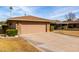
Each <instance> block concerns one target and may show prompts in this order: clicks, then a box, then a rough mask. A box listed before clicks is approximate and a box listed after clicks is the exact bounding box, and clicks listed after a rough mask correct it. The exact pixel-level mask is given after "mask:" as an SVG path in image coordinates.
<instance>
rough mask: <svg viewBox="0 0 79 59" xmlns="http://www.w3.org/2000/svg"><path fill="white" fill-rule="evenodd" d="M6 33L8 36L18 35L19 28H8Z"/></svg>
mask: <svg viewBox="0 0 79 59" xmlns="http://www.w3.org/2000/svg"><path fill="white" fill-rule="evenodd" d="M6 34H7V35H8V36H15V35H17V30H16V29H7V30H6Z"/></svg>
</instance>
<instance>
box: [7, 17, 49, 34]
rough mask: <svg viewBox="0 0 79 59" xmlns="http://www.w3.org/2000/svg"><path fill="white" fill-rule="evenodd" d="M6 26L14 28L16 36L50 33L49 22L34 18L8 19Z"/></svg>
mask: <svg viewBox="0 0 79 59" xmlns="http://www.w3.org/2000/svg"><path fill="white" fill-rule="evenodd" d="M7 24H8V26H9V27H10V28H16V29H17V30H18V34H28V33H39V32H50V21H49V20H48V19H43V18H39V17H35V16H20V17H13V18H9V19H8V20H7Z"/></svg>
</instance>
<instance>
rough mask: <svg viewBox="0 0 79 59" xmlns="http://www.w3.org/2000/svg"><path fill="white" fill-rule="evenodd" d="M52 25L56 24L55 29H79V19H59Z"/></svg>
mask: <svg viewBox="0 0 79 59" xmlns="http://www.w3.org/2000/svg"><path fill="white" fill-rule="evenodd" d="M50 26H54V27H55V28H54V29H57V30H59V29H60V30H61V29H64V27H65V29H68V30H79V20H78V19H77V20H75V21H72V20H71V21H58V22H52V23H51V24H50Z"/></svg>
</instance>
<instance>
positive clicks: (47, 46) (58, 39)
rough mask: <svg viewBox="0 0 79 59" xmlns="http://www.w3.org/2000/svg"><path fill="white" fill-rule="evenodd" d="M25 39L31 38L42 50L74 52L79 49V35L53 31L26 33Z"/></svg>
mask: <svg viewBox="0 0 79 59" xmlns="http://www.w3.org/2000/svg"><path fill="white" fill-rule="evenodd" d="M21 36H22V37H23V38H24V39H26V40H29V41H30V42H31V43H33V44H34V45H35V46H36V47H37V48H40V49H41V51H47V52H49V51H55V52H63V51H67V52H73V51H75V52H76V51H79V37H74V36H67V35H62V34H58V33H53V32H46V33H35V34H24V35H21Z"/></svg>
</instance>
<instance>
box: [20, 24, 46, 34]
mask: <svg viewBox="0 0 79 59" xmlns="http://www.w3.org/2000/svg"><path fill="white" fill-rule="evenodd" d="M45 31H46V24H22V25H21V33H22V34H27V33H37V32H45Z"/></svg>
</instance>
